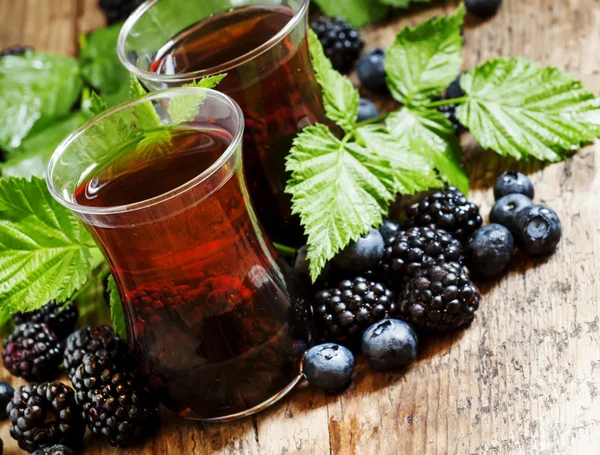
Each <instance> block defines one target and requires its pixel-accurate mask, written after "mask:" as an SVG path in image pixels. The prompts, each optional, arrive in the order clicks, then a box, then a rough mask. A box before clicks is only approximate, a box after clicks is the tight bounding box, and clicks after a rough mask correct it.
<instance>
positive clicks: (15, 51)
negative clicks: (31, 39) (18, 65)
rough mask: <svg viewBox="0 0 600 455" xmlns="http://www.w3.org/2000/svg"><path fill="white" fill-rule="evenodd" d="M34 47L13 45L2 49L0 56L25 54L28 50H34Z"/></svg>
mask: <svg viewBox="0 0 600 455" xmlns="http://www.w3.org/2000/svg"><path fill="white" fill-rule="evenodd" d="M32 50H33V48H32V47H30V46H12V47H7V48H6V49H2V50H0V58H1V57H6V56H7V55H23V54H26V53H27V52H30V51H32Z"/></svg>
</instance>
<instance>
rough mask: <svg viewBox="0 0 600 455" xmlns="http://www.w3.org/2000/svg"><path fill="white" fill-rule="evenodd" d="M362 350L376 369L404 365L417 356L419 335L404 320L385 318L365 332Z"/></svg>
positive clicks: (387, 368)
mask: <svg viewBox="0 0 600 455" xmlns="http://www.w3.org/2000/svg"><path fill="white" fill-rule="evenodd" d="M361 350H362V353H363V355H364V356H365V358H366V359H367V361H368V362H369V364H370V365H371V366H372V367H373V368H375V369H376V370H379V371H383V370H391V369H393V368H398V367H403V366H406V365H409V364H411V363H412V362H413V361H414V360H415V358H416V357H417V335H416V334H415V332H414V330H413V329H412V327H411V326H410V325H408V324H407V323H406V322H404V321H400V320H398V319H384V320H383V321H379V322H377V323H375V324H373V325H372V326H371V327H369V328H368V329H367V330H366V332H365V333H364V334H363V337H362V343H361Z"/></svg>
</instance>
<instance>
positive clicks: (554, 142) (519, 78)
mask: <svg viewBox="0 0 600 455" xmlns="http://www.w3.org/2000/svg"><path fill="white" fill-rule="evenodd" d="M461 87H462V88H463V90H464V91H465V93H466V97H467V100H466V102H465V104H463V105H460V106H459V107H458V109H457V116H458V119H459V120H460V122H461V123H462V124H463V125H465V126H466V127H467V128H469V130H470V131H471V134H473V136H475V138H476V139H477V141H478V142H479V144H480V145H481V146H482V147H483V148H486V149H492V150H494V151H495V152H497V153H499V154H500V155H503V156H506V155H510V156H512V157H514V158H516V159H522V158H526V157H528V156H530V155H531V156H534V157H536V158H538V159H540V160H548V161H559V160H561V159H564V157H565V155H564V154H565V152H568V151H573V150H576V149H578V148H579V147H580V145H581V144H582V143H585V142H591V141H593V140H594V139H595V138H596V137H598V136H599V135H600V100H598V99H596V98H595V97H594V95H593V94H592V93H591V92H590V91H589V90H586V89H585V88H583V86H582V85H581V82H579V81H577V80H575V79H574V78H573V77H572V76H571V75H570V74H568V73H566V72H564V71H560V70H558V69H556V68H551V67H548V68H540V67H538V66H536V65H535V64H534V63H532V62H530V61H528V60H526V59H523V58H517V57H512V58H497V59H494V60H490V61H488V62H486V63H484V64H482V65H480V66H478V67H476V68H473V69H472V70H471V71H469V72H467V73H465V74H464V75H463V77H462V78H461Z"/></svg>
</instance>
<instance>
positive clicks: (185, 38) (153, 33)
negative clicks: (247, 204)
mask: <svg viewBox="0 0 600 455" xmlns="http://www.w3.org/2000/svg"><path fill="white" fill-rule="evenodd" d="M308 4H309V0H261V1H254V0H193V1H190V0H149V1H147V2H146V3H144V4H143V5H141V6H140V7H139V8H138V9H137V10H136V11H135V12H134V13H133V14H132V15H131V17H129V19H128V20H127V21H126V22H125V24H124V26H123V28H122V29H121V34H120V36H119V42H118V46H117V50H118V53H119V58H120V59H121V62H122V63H123V65H125V67H126V68H127V69H128V70H129V71H130V72H131V73H133V74H134V75H136V76H137V77H138V78H139V79H140V80H141V81H142V82H143V83H144V85H145V86H146V87H147V88H149V89H150V90H158V89H164V88H168V87H176V86H182V85H185V84H189V83H191V82H193V81H194V80H197V79H200V78H202V77H205V76H211V75H215V74H222V73H227V76H226V77H225V79H224V80H223V81H222V82H221V84H220V85H219V87H218V89H219V91H223V92H224V93H226V94H228V95H229V96H231V97H232V98H233V99H234V100H235V101H236V102H237V103H238V104H239V105H240V106H241V108H242V111H243V112H244V116H245V121H246V132H245V135H244V156H243V160H244V167H245V172H246V179H247V181H248V186H249V189H250V195H251V197H252V200H253V203H254V207H255V209H256V211H257V214H258V218H259V219H260V221H261V222H262V224H263V225H264V227H265V229H266V230H267V233H268V234H269V235H270V236H271V238H272V239H273V240H274V241H276V242H279V243H283V244H286V245H293V246H300V245H301V244H303V243H304V242H305V240H304V235H303V231H302V229H301V227H300V223H299V219H298V217H297V216H295V215H292V213H291V210H290V206H291V203H290V198H289V196H288V195H286V194H284V189H285V184H286V181H287V179H288V175H286V172H285V157H286V155H287V153H288V152H289V150H290V148H291V145H292V140H293V138H294V137H295V136H296V133H297V132H298V131H299V130H301V129H302V128H304V127H305V126H306V125H309V124H313V123H316V122H326V121H327V120H326V119H325V114H324V109H323V106H322V102H321V91H320V88H319V86H318V84H317V82H316V80H315V74H314V72H313V69H312V66H311V61H310V55H309V51H308V40H307V29H308V28H307V27H308V24H307V11H308Z"/></svg>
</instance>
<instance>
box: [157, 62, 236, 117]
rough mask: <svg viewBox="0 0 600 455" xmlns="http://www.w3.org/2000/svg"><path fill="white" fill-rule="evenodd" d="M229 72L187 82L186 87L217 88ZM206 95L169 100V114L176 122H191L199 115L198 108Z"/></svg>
mask: <svg viewBox="0 0 600 455" xmlns="http://www.w3.org/2000/svg"><path fill="white" fill-rule="evenodd" d="M225 76H227V74H226V73H225V74H217V75H215V76H208V77H203V78H202V79H198V80H196V81H194V82H191V83H189V84H186V85H185V87H200V88H215V87H216V86H217V85H219V83H220V82H221V81H222V80H223V78H224V77H225ZM205 98H206V95H205V94H204V93H200V94H198V95H193V96H186V97H182V96H178V97H176V98H173V99H172V100H170V101H169V116H170V117H171V121H172V122H173V123H175V124H179V123H186V122H191V121H193V120H194V118H195V117H196V115H198V110H199V108H200V106H201V105H202V103H204V100H205Z"/></svg>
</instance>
